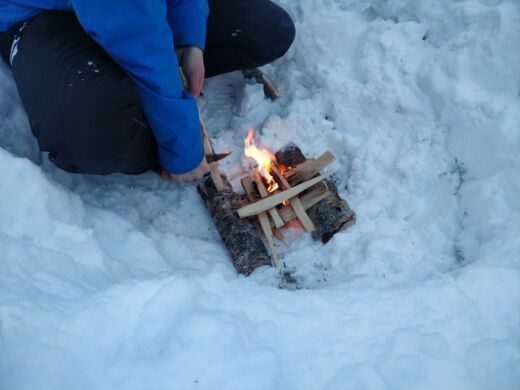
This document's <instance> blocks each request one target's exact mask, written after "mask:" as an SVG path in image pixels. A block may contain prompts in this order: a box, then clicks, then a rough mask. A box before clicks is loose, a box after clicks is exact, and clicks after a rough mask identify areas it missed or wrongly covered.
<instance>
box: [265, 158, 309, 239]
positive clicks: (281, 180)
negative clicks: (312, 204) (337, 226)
mask: <svg viewBox="0 0 520 390" xmlns="http://www.w3.org/2000/svg"><path fill="white" fill-rule="evenodd" d="M271 173H272V174H273V176H274V177H275V178H276V179H277V180H276V181H277V182H278V184H279V185H280V187H282V189H283V190H288V189H289V188H291V185H290V184H289V182H288V181H287V180H286V179H285V177H284V176H283V175H282V173H281V172H280V171H279V170H278V167H277V166H276V164H272V165H271ZM289 202H290V204H291V207H292V208H293V210H294V213H295V214H296V216H297V217H298V220H299V221H300V223H301V224H302V226H303V228H304V229H305V231H306V232H313V231H314V230H316V227H315V226H314V223H313V222H312V221H311V219H310V218H309V216H308V215H307V213H306V212H305V208H304V207H303V204H302V202H301V201H300V199H299V198H298V196H294V197H292V198H290V199H289Z"/></svg>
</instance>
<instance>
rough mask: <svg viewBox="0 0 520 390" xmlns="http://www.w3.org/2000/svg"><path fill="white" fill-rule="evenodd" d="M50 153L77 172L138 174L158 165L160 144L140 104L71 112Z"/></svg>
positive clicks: (65, 166)
mask: <svg viewBox="0 0 520 390" xmlns="http://www.w3.org/2000/svg"><path fill="white" fill-rule="evenodd" d="M62 126H63V129H64V131H63V132H62V133H61V138H60V139H56V140H54V141H53V142H52V145H53V147H52V149H51V148H49V149H51V150H49V157H50V158H51V160H52V161H53V162H54V163H55V164H56V165H57V166H58V167H59V168H61V169H63V170H65V171H68V172H74V173H88V174H99V175H106V174H110V173H116V172H120V173H128V174H138V173H143V172H145V171H147V170H150V169H155V168H156V166H157V146H156V143H155V138H154V137H153V133H152V131H151V129H150V127H149V125H148V122H147V121H146V118H145V116H144V113H143V112H142V109H141V107H140V106H131V107H127V108H125V109H123V110H118V111H111V112H110V111H104V112H98V113H92V114H91V115H89V117H88V118H86V117H85V115H84V113H83V114H82V113H78V114H77V115H75V116H69V117H68V120H67V121H66V122H65V123H63V124H62Z"/></svg>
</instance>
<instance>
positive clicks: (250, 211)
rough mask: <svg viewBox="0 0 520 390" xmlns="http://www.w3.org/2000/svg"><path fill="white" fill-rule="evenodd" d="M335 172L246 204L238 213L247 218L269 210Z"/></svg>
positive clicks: (334, 171)
mask: <svg viewBox="0 0 520 390" xmlns="http://www.w3.org/2000/svg"><path fill="white" fill-rule="evenodd" d="M334 173H336V170H332V171H330V172H327V173H324V174H323V175H320V176H318V177H315V178H313V179H311V180H309V181H306V182H304V183H301V184H298V185H297V186H295V187H292V188H289V189H288V190H285V191H282V192H279V193H277V194H274V195H271V196H270V197H268V198H263V199H261V200H259V201H258V202H255V203H252V204H249V205H247V206H244V207H242V208H240V209H238V210H237V212H238V215H239V217H241V218H245V217H250V216H252V215H256V214H258V213H261V212H262V211H267V210H269V209H270V208H273V207H275V206H276V205H278V204H280V203H282V202H283V201H285V200H288V199H290V198H292V197H294V196H296V195H298V194H300V193H302V192H303V191H305V190H306V189H307V188H310V187H312V186H313V185H315V184H317V183H319V182H320V181H322V180H323V179H326V178H327V177H329V176H332V175H333V174H334Z"/></svg>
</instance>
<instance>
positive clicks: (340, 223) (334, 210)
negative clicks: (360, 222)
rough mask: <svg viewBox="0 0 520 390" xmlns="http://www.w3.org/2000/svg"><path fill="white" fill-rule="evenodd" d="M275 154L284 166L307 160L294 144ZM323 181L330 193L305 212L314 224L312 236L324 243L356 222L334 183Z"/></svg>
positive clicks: (354, 215) (353, 214)
mask: <svg viewBox="0 0 520 390" xmlns="http://www.w3.org/2000/svg"><path fill="white" fill-rule="evenodd" d="M275 156H276V161H277V162H278V164H280V165H285V166H295V165H298V164H301V163H303V162H305V160H307V158H306V157H305V156H304V154H303V153H302V151H301V150H300V148H298V147H297V146H296V145H294V144H289V145H287V146H285V147H284V148H282V149H280V150H279V151H278V152H277V153H276V154H275ZM325 182H326V183H327V186H328V187H329V190H330V192H331V194H330V195H329V196H327V197H326V198H325V199H323V200H322V201H320V202H319V203H317V204H315V205H314V206H312V207H311V208H310V209H308V210H307V214H308V215H309V217H310V218H311V220H312V222H313V223H314V225H315V226H316V230H315V231H314V232H312V238H313V239H314V240H315V241H318V240H320V241H321V242H323V243H324V244H326V243H327V242H329V240H330V239H331V238H332V237H333V236H334V234H336V233H337V232H339V231H341V230H343V229H345V228H347V227H348V226H351V225H353V224H355V223H356V214H355V213H354V212H353V211H352V210H351V209H350V207H349V205H348V203H347V202H346V201H345V200H344V199H342V198H341V197H340V196H339V193H338V187H337V186H336V183H334V181H332V180H330V179H326V180H325Z"/></svg>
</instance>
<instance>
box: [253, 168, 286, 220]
mask: <svg viewBox="0 0 520 390" xmlns="http://www.w3.org/2000/svg"><path fill="white" fill-rule="evenodd" d="M252 176H253V180H254V181H255V183H256V187H257V188H258V192H259V193H260V196H261V197H262V198H267V197H268V196H269V191H267V188H265V185H264V181H263V179H262V176H260V173H259V172H258V170H257V169H253V172H252ZM269 215H270V216H271V218H272V219H273V222H274V226H276V227H277V228H281V227H282V226H283V225H285V222H284V221H283V219H282V217H280V214H278V211H277V210H276V208H274V207H272V208H270V209H269Z"/></svg>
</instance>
